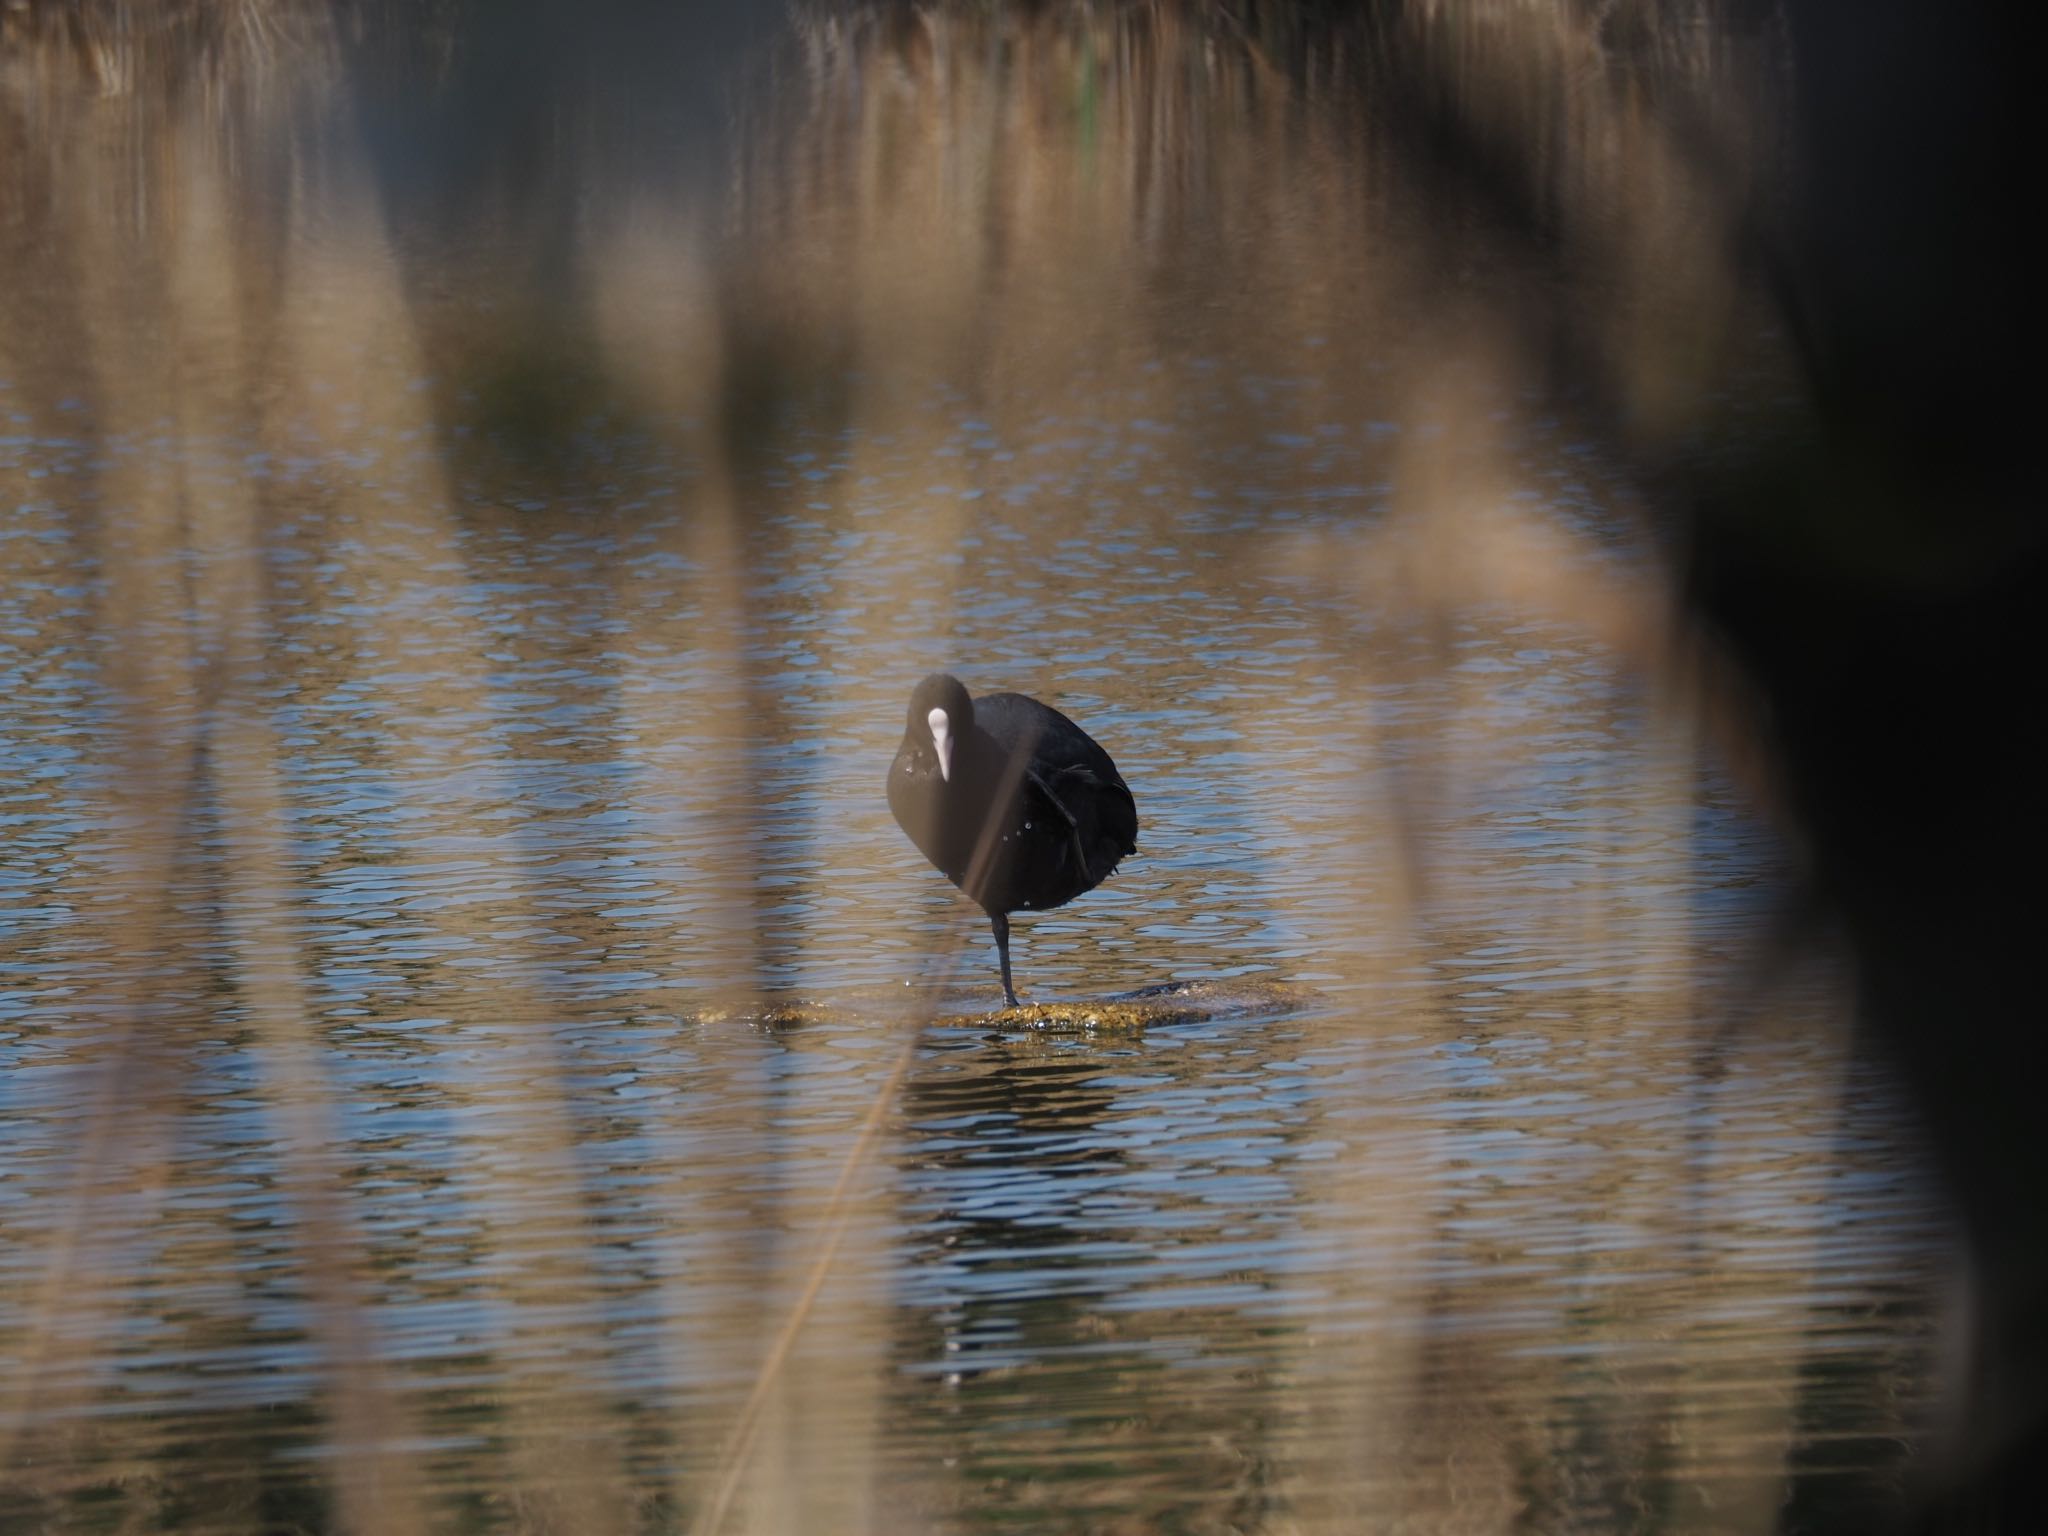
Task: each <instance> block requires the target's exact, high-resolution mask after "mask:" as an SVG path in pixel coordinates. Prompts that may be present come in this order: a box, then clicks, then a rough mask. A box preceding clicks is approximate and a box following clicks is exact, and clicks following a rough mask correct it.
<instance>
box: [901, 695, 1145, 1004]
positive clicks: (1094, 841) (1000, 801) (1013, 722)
mask: <svg viewBox="0 0 2048 1536" xmlns="http://www.w3.org/2000/svg"><path fill="white" fill-rule="evenodd" d="M889 809H890V811H892V812H893V813H894V814H895V817H896V820H897V823H898V824H899V825H900V826H901V827H902V828H903V830H904V831H905V832H907V833H908V834H910V840H911V841H912V842H913V843H915V844H917V846H918V848H919V849H920V850H921V851H922V852H923V853H924V856H925V857H926V858H928V859H930V860H931V861H932V863H934V864H936V865H937V866H938V867H939V869H940V871H941V872H942V873H943V874H944V875H945V876H946V878H947V879H948V880H951V881H952V882H953V883H954V884H955V885H957V886H959V887H960V889H961V890H963V891H965V892H966V893H967V894H968V895H969V896H971V897H972V898H973V899H974V900H975V901H976V902H977V903H979V904H980V906H981V908H982V910H983V911H985V912H987V913H988V916H989V924H990V926H991V927H993V928H994V930H995V935H996V949H997V952H998V954H999V955H1000V957H1001V960H1002V973H1003V995H1004V996H1005V997H1007V998H1008V999H1009V1001H1010V1003H1011V1005H1012V1006H1015V1005H1016V1002H1017V994H1016V991H1015V989H1014V988H1012V987H1011V985H1010V914H1011V913H1012V912H1018V911H1043V910H1044V909H1045V908H1047V907H1057V906H1059V905H1061V904H1062V903H1064V902H1069V901H1072V900H1073V899H1074V898H1075V897H1076V896H1079V895H1080V894H1081V893H1082V892H1083V891H1091V890H1093V889H1094V888H1095V887H1096V886H1098V885H1100V884H1101V883H1102V882H1103V881H1104V880H1105V879H1106V878H1108V876H1109V873H1110V871H1111V870H1113V869H1115V868H1116V866H1117V861H1118V860H1120V859H1122V858H1123V857H1124V856H1125V855H1127V854H1129V853H1131V852H1133V851H1134V850H1135V849H1136V847H1137V840H1138V808H1137V805H1136V803H1135V802H1134V801H1133V800H1132V799H1131V791H1130V788H1129V786H1127V785H1126V784H1125V783H1124V781H1123V776H1122V775H1121V774H1119V773H1118V772H1117V771H1116V764H1115V763H1113V762H1111V761H1110V757H1109V754H1108V753H1107V752H1105V751H1103V750H1102V748H1101V747H1100V746H1098V745H1096V743H1095V742H1094V740H1093V739H1091V738H1090V736H1089V735H1088V733H1087V732H1086V731H1084V730H1082V729H1081V727H1079V726H1078V725H1076V724H1074V722H1073V721H1071V720H1069V719H1068V718H1067V717H1066V716H1065V715H1063V714H1061V713H1060V712H1059V711H1058V710H1056V709H1053V708H1052V707H1050V706H1049V705H1045V704H1041V703H1039V702H1038V700H1036V699H1031V698H1026V697H1025V696H1024V695H1023V694H1021V693H991V694H986V695H984V696H983V697H981V698H979V699H977V698H974V697H972V696H971V695H969V693H968V692H967V689H966V688H965V687H963V686H962V685H961V683H960V680H959V679H958V678H955V677H952V676H949V675H947V674H946V673H943V672H935V673H933V674H932V675H931V676H930V677H927V678H926V679H925V680H924V681H923V682H921V683H919V684H918V685H917V687H916V689H915V690H913V691H912V693H911V695H910V712H909V718H908V720H907V722H906V724H905V727H904V731H903V745H902V746H900V747H898V748H897V749H896V760H895V762H893V763H891V764H890V765H889Z"/></svg>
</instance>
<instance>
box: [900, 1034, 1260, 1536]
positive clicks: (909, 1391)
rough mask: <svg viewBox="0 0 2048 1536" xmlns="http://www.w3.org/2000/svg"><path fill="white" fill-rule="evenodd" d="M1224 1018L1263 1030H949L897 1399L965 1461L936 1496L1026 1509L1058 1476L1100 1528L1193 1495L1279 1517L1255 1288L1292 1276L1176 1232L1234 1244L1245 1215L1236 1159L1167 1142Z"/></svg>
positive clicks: (912, 1189) (911, 1221)
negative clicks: (1236, 1188)
mask: <svg viewBox="0 0 2048 1536" xmlns="http://www.w3.org/2000/svg"><path fill="white" fill-rule="evenodd" d="M1212 1027H1214V1028H1218V1029H1228V1028H1232V1027H1235V1028H1242V1027H1244V1026H1243V1025H1242V1024H1237V1025H1234V1026H1233V1025H1217V1026H1208V1025H1204V1026H1197V1027H1196V1030H1197V1033H1196V1034H1186V1035H1183V1038H1182V1039H1181V1040H1178V1041H1176V1040H1174V1039H1172V1038H1171V1037H1172V1036H1173V1035H1174V1034H1175V1033H1176V1031H1174V1030H1172V1029H1167V1030H1160V1031H1154V1032H1152V1033H1151V1034H1150V1035H1146V1036H1140V1037H1132V1038H1108V1037H1082V1038H1078V1039H1077V1038H1058V1037H1048V1036H1043V1035H1036V1034H1030V1033H1025V1034H1004V1035H994V1036H983V1037H977V1038H974V1039H971V1040H959V1041H947V1042H941V1048H940V1049H939V1050H938V1051H937V1052H936V1053H935V1054H934V1055H933V1056H932V1057H931V1058H930V1059H928V1061H927V1062H926V1063H924V1064H923V1065H922V1066H921V1068H920V1071H919V1072H918V1074H917V1076H916V1077H915V1079H914V1080H913V1081H912V1083H911V1084H910V1085H909V1086H908V1088H907V1091H906V1096H905V1097H906V1103H905V1111H906V1116H907V1119H908V1122H909V1123H908V1127H907V1131H908V1134H907V1136H906V1139H905V1142H904V1156H903V1160H902V1163H901V1165H900V1167H899V1171H898V1178H899V1181H900V1186H901V1190H902V1196H901V1198H902V1201H903V1211H902V1215H903V1219H904V1223H905V1230H906V1233H907V1236H908V1238H909V1241H910V1242H911V1243H912V1244H913V1245H914V1246H913V1249H912V1251H911V1252H909V1253H907V1254H906V1255H905V1266H904V1271H903V1274H904V1281H903V1283H904V1285H905V1287H906V1289H907V1292H908V1294H907V1295H905V1296H904V1297H903V1298H902V1299H903V1301H904V1303H905V1304H904V1305H903V1306H901V1307H900V1308H899V1310H898V1313H897V1317H898V1333H897V1337H896V1341H895V1346H894V1353H895V1358H896V1360H897V1362H898V1367H899V1377H898V1382H897V1385H896V1388H895V1394H896V1399H897V1402H896V1412H897V1414H898V1415H900V1418H901V1420H902V1422H905V1423H922V1424H924V1425H925V1427H926V1430H927V1432H928V1431H929V1429H930V1427H931V1425H932V1423H933V1421H934V1420H935V1419H937V1420H941V1421H943V1422H944V1423H945V1425H946V1427H945V1428H944V1429H943V1430H942V1431H941V1434H940V1438H941V1439H942V1440H944V1441H946V1442H949V1443H947V1444H945V1445H943V1446H942V1447H940V1448H939V1449H940V1456H939V1458H937V1462H936V1464H937V1465H942V1466H944V1467H945V1468H946V1469H947V1471H948V1473H949V1474H950V1475H949V1476H948V1477H947V1479H946V1480H945V1481H944V1482H943V1483H941V1482H938V1481H933V1482H932V1483H930V1484H929V1485H928V1486H927V1487H925V1488H924V1489H922V1490H921V1498H920V1502H923V1503H928V1504H931V1505H934V1506H939V1507H943V1506H944V1505H945V1504H946V1503H947V1502H948V1501H949V1500H966V1501H968V1502H969V1503H971V1504H973V1505H976V1506H977V1507H987V1506H989V1505H995V1506H1008V1505H1012V1504H1014V1505H1016V1506H1018V1507H1019V1508H1023V1507H1027V1506H1035V1505H1036V1503H1037V1501H1039V1500H1040V1499H1042V1498H1044V1497H1046V1496H1047V1488H1048V1486H1049V1484H1050V1482H1051V1481H1053V1480H1057V1481H1058V1482H1059V1483H1060V1485H1061V1491H1060V1493H1059V1498H1060V1500H1061V1501H1062V1504H1063V1506H1064V1507H1065V1508H1067V1509H1068V1510H1069V1512H1070V1513H1069V1518H1072V1519H1076V1520H1081V1521H1083V1522H1084V1523H1087V1524H1088V1528H1090V1529H1111V1530H1115V1529H1123V1528H1126V1526H1128V1528H1130V1529H1139V1528H1151V1527H1148V1526H1145V1524H1144V1523H1145V1522H1146V1521H1152V1520H1158V1519H1162V1518H1165V1517H1166V1515H1167V1513H1169V1512H1170V1511H1171V1510H1172V1509H1173V1508H1174V1507H1175V1506H1176V1505H1179V1506H1181V1507H1183V1508H1184V1509H1185V1510H1186V1511H1187V1512H1189V1513H1190V1514H1194V1513H1196V1512H1199V1513H1200V1515H1201V1517H1202V1518H1204V1519H1214V1518H1216V1517H1217V1516H1218V1514H1219V1512H1228V1513H1229V1514H1230V1516H1231V1517H1232V1518H1236V1519H1257V1518H1259V1517H1261V1516H1262V1515H1265V1514H1270V1512H1271V1511H1270V1509H1269V1507H1268V1505H1267V1502H1266V1498H1267V1495H1266V1493H1265V1491H1264V1490H1265V1488H1266V1487H1267V1485H1268V1484H1269V1483H1270V1482H1271V1480H1272V1478H1271V1470H1272V1464H1273V1460H1274V1456H1273V1448H1272V1445H1271V1440H1272V1433H1271V1431H1272V1429H1273V1424H1274V1421H1275V1419H1276V1418H1277V1417H1278V1415H1279V1413H1280V1411H1281V1410H1280V1407H1279V1404H1278V1401H1277V1397H1276V1394H1274V1393H1273V1392H1272V1390H1271V1387H1270V1382H1271V1379H1272V1377H1273V1376H1274V1375H1275V1374H1276V1372H1277V1367H1278V1357H1277V1354H1276V1352H1275V1351H1274V1349H1273V1348H1272V1347H1271V1346H1270V1344H1269V1341H1268V1337H1267V1336H1268V1334H1269V1333H1270V1332H1271V1331H1272V1330H1271V1328H1270V1320H1267V1321H1266V1322H1265V1323H1264V1324H1262V1320H1261V1318H1260V1317H1259V1316H1258V1315H1257V1313H1256V1311H1255V1310H1254V1309H1253V1308H1252V1307H1251V1306H1250V1305H1248V1304H1249V1303H1253V1302H1255V1301H1256V1300H1257V1299H1258V1298H1259V1296H1260V1295H1261V1292H1262V1290H1263V1289H1264V1287H1265V1286H1266V1285H1267V1284H1269V1283H1270V1277H1253V1276H1249V1275H1245V1274H1241V1273H1232V1272H1229V1271H1227V1270H1225V1271H1218V1272H1216V1273H1213V1274H1205V1275H1196V1274H1192V1273H1181V1272H1179V1271H1178V1270H1177V1269H1174V1267H1173V1266H1172V1265H1171V1264H1170V1263H1168V1262H1166V1261H1165V1260H1163V1259H1162V1250H1161V1247H1160V1241H1161V1237H1162V1234H1166V1233H1173V1234H1177V1235H1180V1236H1183V1237H1184V1236H1186V1235H1187V1234H1188V1233H1190V1232H1191V1231H1203V1230H1205V1229H1206V1232H1207V1236H1209V1237H1210V1238H1213V1239H1215V1240H1216V1242H1217V1244H1218V1246H1219V1247H1227V1242H1226V1238H1227V1236H1228V1234H1226V1233H1224V1232H1223V1231H1222V1228H1223V1227H1224V1226H1225V1225H1227V1224H1228V1222H1229V1221H1230V1220H1232V1219H1239V1218H1242V1216H1243V1215H1244V1211H1243V1209H1242V1207H1241V1206H1238V1205H1236V1204H1234V1203H1233V1202H1230V1201H1227V1200H1225V1199H1223V1198H1219V1189H1218V1186H1219V1184H1223V1185H1229V1184H1234V1183H1235V1182H1236V1181H1235V1180H1234V1179H1233V1176H1232V1175H1231V1174H1230V1173H1229V1172H1228V1171H1227V1170H1223V1169H1218V1168H1215V1167H1207V1166H1205V1167H1201V1168H1199V1169H1189V1168H1185V1167H1180V1168H1176V1167H1174V1166H1172V1165H1171V1164H1172V1160H1171V1159H1160V1160H1156V1161H1155V1160H1154V1159H1151V1158H1148V1157H1147V1155H1146V1153H1145V1150H1144V1149H1145V1148H1146V1146H1147V1145H1148V1143H1150V1142H1151V1141H1152V1140H1153V1137H1154V1133H1155V1132H1156V1130H1157V1127H1158V1126H1159V1125H1160V1123H1161V1122H1162V1114H1163V1115H1165V1116H1170V1115H1171V1114H1172V1113H1173V1111H1172V1110H1171V1108H1166V1109H1165V1110H1164V1111H1163V1112H1162V1108H1161V1104H1160V1100H1161V1098H1162V1096H1170V1095H1172V1093H1173V1091H1174V1089H1175V1087H1176V1086H1177V1085H1179V1084H1181V1083H1182V1080H1183V1079H1185V1086H1186V1087H1188V1088H1189V1089H1190V1090H1198V1088H1199V1084H1198V1083H1197V1081H1196V1079H1197V1078H1198V1077H1199V1076H1200V1070H1201V1061H1202V1060H1207V1059H1208V1056H1209V1053H1208V1052H1207V1051H1206V1050H1203V1049H1200V1048H1199V1047H1200V1045H1201V1044H1203V1043H1206V1042H1205V1040H1204V1038H1202V1037H1205V1036H1206V1034H1207V1032H1208V1030H1209V1029H1211V1028H1212ZM1182 1044H1185V1045H1192V1046H1196V1047H1197V1048H1196V1049H1176V1048H1175V1046H1176V1045H1182ZM1162 1047H1164V1049H1162ZM1197 1058H1201V1060H1197ZM1232 1212H1234V1213H1235V1215H1234V1216H1233V1215H1232V1214H1230V1213H1232ZM1169 1270H1172V1271H1173V1272H1171V1273H1169V1272H1168V1271H1169ZM935 1395H943V1396H944V1397H945V1398H947V1399H950V1401H949V1402H947V1404H946V1407H945V1408H944V1409H943V1410H942V1411H941V1412H940V1413H938V1414H934V1412H933V1408H934V1403H933V1398H934V1396H935ZM1052 1401H1058V1402H1060V1403H1063V1404H1065V1405H1066V1406H1065V1408H1063V1409H1062V1410H1061V1411H1060V1412H1059V1413H1057V1414H1051V1413H1048V1412H1047V1410H1046V1405H1047V1403H1049V1402H1052ZM1091 1436H1093V1437H1096V1438H1095V1440H1094V1443H1093V1444H1091V1443H1090V1437H1091ZM931 1449H932V1447H931V1445H930V1443H929V1441H926V1442H925V1443H924V1445H923V1449H922V1451H921V1452H920V1465H922V1466H923V1467H925V1468H926V1469H927V1470H929V1468H930V1467H931V1466H932V1465H934V1462H933V1460H932V1459H931V1458H930V1457H929V1452H930V1450H931ZM1112 1465H1113V1466H1114V1468H1115V1473H1116V1475H1114V1476H1110V1475H1108V1473H1109V1471H1110V1469H1111V1467H1112ZM1091 1468H1092V1469H1093V1470H1092V1471H1090V1470H1088V1469H1091ZM1077 1473H1078V1474H1079V1475H1078V1476H1077ZM947 1490H951V1491H950V1493H949V1492H947Z"/></svg>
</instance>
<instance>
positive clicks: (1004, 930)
mask: <svg viewBox="0 0 2048 1536" xmlns="http://www.w3.org/2000/svg"><path fill="white" fill-rule="evenodd" d="M988 925H989V926H990V927H991V928H993V929H995V931H996V954H997V955H998V956H999V957H1000V958H1001V960H1002V962H1003V996H1004V997H1006V998H1008V999H1009V1003H1010V1006H1011V1007H1012V1008H1021V1007H1022V1006H1023V1004H1021V1003H1019V1002H1018V1001H1017V990H1016V988H1014V987H1012V986H1011V985H1010V919H1009V916H1008V914H1006V913H1002V912H991V913H989V915H988Z"/></svg>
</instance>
